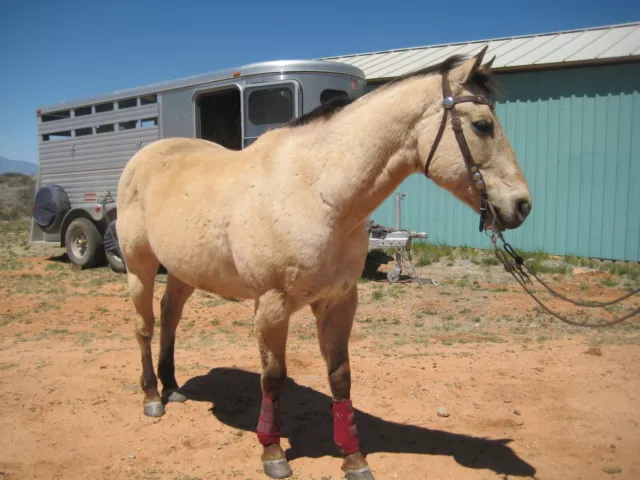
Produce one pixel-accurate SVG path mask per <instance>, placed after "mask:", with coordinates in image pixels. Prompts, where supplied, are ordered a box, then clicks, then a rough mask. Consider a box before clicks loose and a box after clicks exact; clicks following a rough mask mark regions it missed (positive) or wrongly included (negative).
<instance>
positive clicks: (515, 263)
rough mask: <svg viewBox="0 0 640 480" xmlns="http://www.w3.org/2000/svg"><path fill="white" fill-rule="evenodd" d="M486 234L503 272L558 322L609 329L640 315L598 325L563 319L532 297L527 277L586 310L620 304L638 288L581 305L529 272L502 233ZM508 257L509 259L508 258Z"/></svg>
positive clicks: (629, 315)
mask: <svg viewBox="0 0 640 480" xmlns="http://www.w3.org/2000/svg"><path fill="white" fill-rule="evenodd" d="M485 232H486V234H487V235H488V236H489V239H490V240H491V243H492V244H493V248H494V250H495V254H496V257H497V258H498V260H500V262H501V263H502V265H503V266H504V268H505V270H506V271H507V272H509V273H510V274H511V275H512V276H513V278H515V279H516V281H517V282H518V283H519V284H520V286H521V287H522V288H523V289H524V290H525V291H526V292H527V293H528V294H529V295H530V296H531V297H532V298H533V299H534V300H535V301H536V303H537V304H538V305H540V306H541V307H542V308H543V309H544V310H545V311H546V312H547V313H549V314H550V315H553V316H554V317H556V318H557V319H558V320H561V321H563V322H565V323H568V324H569V325H574V326H576V327H587V328H600V327H610V326H613V325H616V324H618V323H621V322H623V321H625V320H627V319H629V318H631V317H633V316H635V315H637V314H638V313H640V308H636V309H635V310H632V311H631V312H629V313H628V314H626V315H624V316H622V317H620V318H616V319H613V320H609V321H601V322H598V323H590V322H576V321H574V320H570V319H568V318H566V317H563V316H562V315H560V314H558V313H556V312H553V311H552V310H551V309H549V308H548V307H547V306H546V305H544V304H543V303H542V302H541V301H540V299H538V297H536V296H535V295H534V293H533V292H531V291H530V290H529V289H528V288H527V285H526V284H527V283H530V284H533V282H532V281H531V278H530V277H529V275H531V276H532V277H533V278H535V279H536V280H538V281H539V282H540V283H541V284H542V285H543V286H544V287H545V288H546V289H547V290H548V291H549V292H551V293H552V294H553V295H555V296H556V297H558V298H561V299H563V300H565V301H567V302H570V303H572V304H574V305H578V306H581V307H588V308H594V307H606V306H609V305H613V304H615V303H618V302H621V301H622V300H625V299H627V298H629V297H631V296H633V295H635V294H637V293H638V292H640V288H637V289H635V290H632V291H631V292H629V293H627V294H626V295H623V296H622V297H620V298H617V299H615V300H611V301H609V302H589V303H583V302H579V301H577V300H574V299H572V298H569V297H567V296H565V295H562V294H561V293H559V292H557V291H555V290H554V289H552V288H551V287H550V286H549V285H547V284H546V283H545V282H544V281H543V280H542V279H541V278H540V277H538V275H536V273H535V272H534V271H533V270H531V268H529V266H528V265H527V264H526V263H524V259H523V258H522V257H521V256H520V255H518V254H517V253H516V252H515V250H514V249H513V247H511V245H509V243H507V242H506V241H505V240H504V237H503V236H502V233H500V232H499V231H495V230H493V229H491V228H488V229H486V230H485ZM498 240H500V241H501V242H502V244H503V246H502V249H501V248H500V246H499V245H498ZM509 257H510V258H509Z"/></svg>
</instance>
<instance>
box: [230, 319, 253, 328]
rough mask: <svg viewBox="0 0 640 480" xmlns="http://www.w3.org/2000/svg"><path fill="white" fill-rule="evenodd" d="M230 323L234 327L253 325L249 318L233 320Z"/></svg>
mask: <svg viewBox="0 0 640 480" xmlns="http://www.w3.org/2000/svg"><path fill="white" fill-rule="evenodd" d="M231 324H232V325H233V326H234V327H251V326H252V325H253V320H252V319H251V318H248V319H245V320H234V321H233V322H231Z"/></svg>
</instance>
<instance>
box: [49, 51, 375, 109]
mask: <svg viewBox="0 0 640 480" xmlns="http://www.w3.org/2000/svg"><path fill="white" fill-rule="evenodd" d="M234 72H240V76H239V77H234V76H233V73H234ZM299 72H317V73H335V74H338V75H351V76H355V77H358V78H362V79H366V76H365V74H364V72H363V71H362V70H360V69H359V68H358V67H354V66H353V65H348V64H345V63H342V62H334V61H331V60H324V59H310V60H268V61H264V62H254V63H248V64H246V65H241V66H237V67H231V68H223V69H219V70H214V71H211V72H207V73H201V74H196V75H190V76H186V77H179V78H176V79H173V80H166V81H162V82H156V83H151V84H148V85H144V86H139V87H133V88H126V89H121V90H115V91H111V92H107V93H103V94H99V95H93V96H90V97H84V98H78V99H72V100H63V101H61V102H57V103H53V104H49V105H42V106H40V107H38V110H41V111H42V112H45V111H46V112H50V111H52V110H60V109H67V108H76V107H80V106H84V105H88V104H95V103H101V102H109V101H113V100H117V99H121V98H128V97H135V96H140V95H150V94H154V93H164V92H168V91H171V90H177V89H180V88H185V87H191V86H197V85H202V84H206V83H213V82H223V81H226V80H233V79H234V78H240V79H242V78H247V77H253V76H256V75H269V74H278V73H299Z"/></svg>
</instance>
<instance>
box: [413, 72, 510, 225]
mask: <svg viewBox="0 0 640 480" xmlns="http://www.w3.org/2000/svg"><path fill="white" fill-rule="evenodd" d="M442 94H443V96H444V99H443V100H442V106H443V107H444V114H443V115H442V121H441V122H440V128H439V129H438V134H437V135H436V138H435V140H434V142H433V145H432V146H431V151H430V152H429V156H428V157H427V163H426V165H425V167H424V174H425V176H426V177H427V178H429V165H430V164H431V159H432V158H433V155H434V154H435V153H436V149H437V148H438V144H439V143H440V140H441V139H442V135H443V134H444V129H445V127H446V125H447V113H448V112H449V111H450V112H451V127H452V128H453V132H454V133H455V135H456V140H457V141H458V145H459V146H460V152H461V153H462V157H463V158H464V162H465V164H466V166H467V171H468V172H469V183H471V184H473V185H475V187H476V189H477V190H478V191H479V192H480V231H481V232H482V231H483V230H484V222H485V217H486V215H487V207H489V208H491V212H492V214H493V218H494V223H495V222H499V220H498V217H497V215H496V212H495V210H494V209H493V208H492V206H491V205H490V204H489V202H488V195H487V189H486V186H485V183H484V179H483V178H482V173H480V169H479V168H478V165H476V162H474V161H473V155H471V151H470V150H469V145H467V141H466V140H465V138H464V132H463V131H462V122H461V121H460V117H459V116H458V112H457V111H456V104H458V103H464V102H473V103H477V104H482V105H488V106H490V107H491V109H493V100H491V99H490V98H487V97H482V96H480V95H467V96H461V97H454V96H453V94H452V93H451V87H450V86H449V79H448V78H447V72H444V73H443V74H442Z"/></svg>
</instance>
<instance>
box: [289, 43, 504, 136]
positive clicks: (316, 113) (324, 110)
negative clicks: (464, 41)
mask: <svg viewBox="0 0 640 480" xmlns="http://www.w3.org/2000/svg"><path fill="white" fill-rule="evenodd" d="M466 59H467V57H466V56H464V55H452V56H450V57H449V58H447V59H446V60H444V61H442V62H440V63H436V64H434V65H429V66H428V67H424V68H421V69H419V70H415V71H413V72H409V73H406V74H404V75H400V76H398V77H395V78H393V79H392V80H390V81H388V82H386V83H384V84H383V85H381V86H380V87H378V88H377V89H375V90H372V91H370V92H367V93H365V94H364V95H362V96H361V97H358V98H362V97H365V96H367V95H371V94H374V93H376V92H378V91H379V90H383V89H387V88H391V87H393V86H395V85H397V84H398V83H400V82H403V81H405V80H408V79H410V78H416V77H424V76H427V75H433V74H434V73H438V74H444V73H446V72H448V71H450V70H453V69H454V68H456V67H457V66H459V65H460V64H462V63H463V62H464V61H465V60H466ZM471 82H472V83H473V84H474V85H476V86H478V87H479V88H481V89H482V90H484V91H485V92H486V93H487V94H491V93H494V92H496V91H497V87H496V84H495V82H494V80H493V77H492V75H491V74H490V73H488V72H485V71H483V70H481V71H478V72H476V74H475V75H474V76H473V77H472V78H471ZM356 100H357V98H355V99H352V98H348V97H345V96H340V97H334V98H332V99H331V100H328V101H327V102H325V103H323V104H322V105H320V106H319V107H316V108H314V109H313V110H311V111H310V112H308V113H305V114H304V115H301V116H299V117H298V118H295V119H293V120H291V121H290V122H288V123H287V124H286V125H285V126H286V127H299V126H302V125H308V124H309V123H312V122H314V121H319V120H321V119H324V120H328V119H329V118H331V117H332V116H333V115H335V114H336V113H338V112H339V111H340V110H342V109H343V108H344V107H346V106H347V105H349V104H351V103H353V102H354V101H356Z"/></svg>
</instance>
